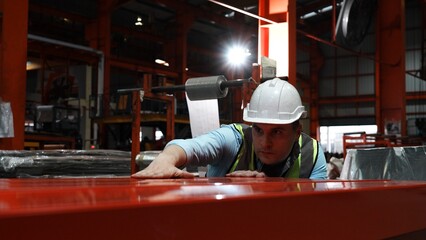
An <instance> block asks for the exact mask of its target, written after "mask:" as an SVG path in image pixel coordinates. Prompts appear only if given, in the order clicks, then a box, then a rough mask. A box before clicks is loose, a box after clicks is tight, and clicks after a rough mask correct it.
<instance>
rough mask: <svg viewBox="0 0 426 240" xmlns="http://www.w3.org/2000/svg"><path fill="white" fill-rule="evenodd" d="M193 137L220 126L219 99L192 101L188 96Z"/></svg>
mask: <svg viewBox="0 0 426 240" xmlns="http://www.w3.org/2000/svg"><path fill="white" fill-rule="evenodd" d="M186 102H187V105H188V111H189V123H190V126H191V133H192V137H196V136H199V135H202V134H204V133H207V132H209V131H211V130H214V129H217V128H219V127H220V121H219V106H218V102H217V99H209V100H197V101H191V100H189V99H188V96H187V97H186Z"/></svg>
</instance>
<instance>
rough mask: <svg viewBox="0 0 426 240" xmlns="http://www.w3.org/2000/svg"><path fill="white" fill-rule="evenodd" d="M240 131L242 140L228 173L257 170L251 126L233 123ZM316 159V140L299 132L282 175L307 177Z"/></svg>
mask: <svg viewBox="0 0 426 240" xmlns="http://www.w3.org/2000/svg"><path fill="white" fill-rule="evenodd" d="M233 126H234V127H235V129H237V130H238V132H240V134H241V136H242V138H243V142H242V144H241V146H240V149H239V151H238V154H237V157H236V158H235V160H234V162H233V164H232V165H231V168H230V169H229V170H228V173H231V172H233V171H237V170H247V169H249V170H252V171H254V170H257V169H256V166H255V159H256V156H255V153H254V148H253V142H252V131H251V130H252V128H251V126H248V125H245V124H233ZM300 149H301V150H300ZM317 159H318V141H317V140H315V139H313V138H311V137H310V136H308V135H307V134H305V133H303V132H302V133H301V134H300V137H299V141H298V145H295V146H294V147H293V149H292V152H291V153H290V157H289V158H288V159H287V160H286V161H289V164H290V165H289V166H290V167H289V169H288V170H286V171H285V172H284V174H283V176H282V177H285V178H309V177H310V176H311V173H312V170H313V168H314V166H315V163H316V161H317Z"/></svg>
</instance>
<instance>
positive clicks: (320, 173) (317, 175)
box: [309, 145, 327, 179]
mask: <svg viewBox="0 0 426 240" xmlns="http://www.w3.org/2000/svg"><path fill="white" fill-rule="evenodd" d="M309 178H310V179H326V178H327V163H326V161H325V155H324V151H323V150H322V148H321V145H319V147H318V159H317V162H316V163H315V166H314V169H313V170H312V173H311V176H310V177H309Z"/></svg>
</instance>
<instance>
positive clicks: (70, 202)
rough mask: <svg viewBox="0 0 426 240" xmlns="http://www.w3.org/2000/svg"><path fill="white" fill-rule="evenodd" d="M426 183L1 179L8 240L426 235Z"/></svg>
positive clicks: (1, 222) (0, 220)
mask: <svg viewBox="0 0 426 240" xmlns="http://www.w3.org/2000/svg"><path fill="white" fill-rule="evenodd" d="M425 203H426V182H414V181H412V182H408V181H406V182H400V181H310V180H285V179H281V178H266V179H253V178H250V179H248V178H246V179H244V178H233V179H231V178H196V179H190V180H186V179H168V180H137V179H130V178H77V179H0V232H1V233H2V236H1V238H2V239H30V238H31V239H130V238H138V239H182V238H184V237H187V238H190V239H231V238H238V239H254V238H256V239H283V238H289V239H296V238H297V239H306V238H311V239H318V238H339V239H383V238H386V237H391V236H398V235H401V234H406V233H411V232H415V231H419V230H423V233H426V230H425V229H426V204H425Z"/></svg>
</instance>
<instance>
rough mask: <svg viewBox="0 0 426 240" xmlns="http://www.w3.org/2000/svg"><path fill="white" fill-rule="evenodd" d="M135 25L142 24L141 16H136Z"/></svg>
mask: <svg viewBox="0 0 426 240" xmlns="http://www.w3.org/2000/svg"><path fill="white" fill-rule="evenodd" d="M135 25H136V26H142V25H143V22H142V18H141V17H137V18H136V22H135Z"/></svg>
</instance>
